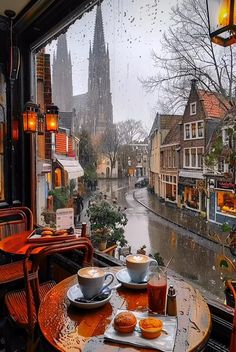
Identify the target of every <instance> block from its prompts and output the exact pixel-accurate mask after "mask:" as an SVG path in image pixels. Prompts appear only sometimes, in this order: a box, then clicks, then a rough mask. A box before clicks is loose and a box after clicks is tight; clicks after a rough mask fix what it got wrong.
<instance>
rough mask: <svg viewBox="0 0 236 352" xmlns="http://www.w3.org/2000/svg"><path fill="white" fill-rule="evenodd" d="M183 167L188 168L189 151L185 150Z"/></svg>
mask: <svg viewBox="0 0 236 352" xmlns="http://www.w3.org/2000/svg"><path fill="white" fill-rule="evenodd" d="M184 166H185V167H189V166H190V158H189V149H185V151H184Z"/></svg>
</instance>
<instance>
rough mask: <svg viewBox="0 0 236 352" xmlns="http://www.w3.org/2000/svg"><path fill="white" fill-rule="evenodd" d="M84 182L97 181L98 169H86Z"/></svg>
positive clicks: (91, 167) (90, 166) (92, 167)
mask: <svg viewBox="0 0 236 352" xmlns="http://www.w3.org/2000/svg"><path fill="white" fill-rule="evenodd" d="M84 180H85V182H89V181H90V182H93V181H96V180H97V172H96V167H95V166H93V165H89V166H87V167H86V168H85V169H84Z"/></svg>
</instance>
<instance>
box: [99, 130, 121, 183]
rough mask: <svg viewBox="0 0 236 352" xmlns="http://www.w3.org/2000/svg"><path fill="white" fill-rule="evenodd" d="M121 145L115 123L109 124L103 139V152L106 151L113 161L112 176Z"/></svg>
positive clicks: (111, 161)
mask: <svg viewBox="0 0 236 352" xmlns="http://www.w3.org/2000/svg"><path fill="white" fill-rule="evenodd" d="M119 145H120V139H119V134H118V131H117V127H116V125H115V124H112V125H109V126H107V128H106V130H105V132H104V134H103V136H102V139H101V152H102V153H104V154H105V155H106V156H107V157H108V158H109V160H110V163H111V177H112V172H113V169H114V168H115V164H116V160H117V153H118V149H119Z"/></svg>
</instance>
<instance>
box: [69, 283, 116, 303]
mask: <svg viewBox="0 0 236 352" xmlns="http://www.w3.org/2000/svg"><path fill="white" fill-rule="evenodd" d="M82 296H83V294H82V292H81V290H80V287H79V285H78V284H76V285H73V286H72V287H70V288H69V290H68V291H67V298H68V299H69V301H70V303H71V304H73V305H74V306H76V307H78V308H82V309H94V308H99V307H102V306H104V304H106V303H107V302H109V301H110V299H111V296H112V291H111V294H110V295H109V296H108V297H107V298H105V299H104V300H102V301H94V302H90V303H86V302H77V301H76V300H75V299H76V298H78V297H82Z"/></svg>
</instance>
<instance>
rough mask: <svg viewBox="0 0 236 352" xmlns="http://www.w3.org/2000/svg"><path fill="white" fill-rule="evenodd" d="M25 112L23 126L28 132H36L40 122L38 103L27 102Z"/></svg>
mask: <svg viewBox="0 0 236 352" xmlns="http://www.w3.org/2000/svg"><path fill="white" fill-rule="evenodd" d="M24 110H25V111H24V113H23V128H24V131H25V132H26V133H35V132H36V131H37V122H38V105H37V104H35V103H33V102H32V101H28V102H27V103H26V104H25V109H24Z"/></svg>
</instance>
